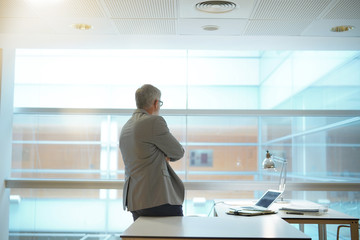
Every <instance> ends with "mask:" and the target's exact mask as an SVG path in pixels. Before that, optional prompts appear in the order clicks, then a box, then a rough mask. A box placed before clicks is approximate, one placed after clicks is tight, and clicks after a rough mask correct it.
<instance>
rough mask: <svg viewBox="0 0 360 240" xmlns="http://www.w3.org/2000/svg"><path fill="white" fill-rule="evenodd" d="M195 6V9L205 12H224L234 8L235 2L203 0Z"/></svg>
mask: <svg viewBox="0 0 360 240" xmlns="http://www.w3.org/2000/svg"><path fill="white" fill-rule="evenodd" d="M195 6H196V9H197V10H199V11H202V12H207V13H226V12H230V11H232V10H234V9H235V8H236V4H235V3H233V2H228V1H205V2H199V3H197V4H196V5H195Z"/></svg>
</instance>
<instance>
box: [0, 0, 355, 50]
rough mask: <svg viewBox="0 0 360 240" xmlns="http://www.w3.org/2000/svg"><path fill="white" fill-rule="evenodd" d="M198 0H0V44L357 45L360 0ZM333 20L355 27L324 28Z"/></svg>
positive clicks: (133, 45)
mask: <svg viewBox="0 0 360 240" xmlns="http://www.w3.org/2000/svg"><path fill="white" fill-rule="evenodd" d="M198 2H200V1H199V0H0V47H2V48H4V47H15V48H21V47H45V48H49V47H53V48H64V47H68V48H142V47H144V48H147V47H152V48H184V47H185V48H201V49H206V48H216V49H257V50H263V49H293V50H294V49H339V50H343V49H351V50H359V49H360V0H233V1H232V2H234V3H235V4H236V8H235V9H234V10H233V11H231V12H227V13H205V12H201V11H199V10H197V9H196V8H195V4H196V3H198ZM76 23H84V24H90V25H92V26H93V28H92V29H91V30H88V31H80V30H76V29H74V28H72V27H71V25H72V24H76ZM206 25H214V26H217V27H218V30H217V31H205V30H203V28H202V27H203V26H206ZM338 25H352V26H354V27H355V29H353V30H352V31H349V32H343V33H334V32H331V31H330V29H331V27H334V26H338Z"/></svg>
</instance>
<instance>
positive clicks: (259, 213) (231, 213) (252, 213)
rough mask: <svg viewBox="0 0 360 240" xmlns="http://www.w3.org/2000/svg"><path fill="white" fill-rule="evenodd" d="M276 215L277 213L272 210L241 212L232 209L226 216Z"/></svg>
mask: <svg viewBox="0 0 360 240" xmlns="http://www.w3.org/2000/svg"><path fill="white" fill-rule="evenodd" d="M274 213H276V212H275V211H272V210H243V209H239V210H235V209H230V210H228V211H227V212H226V214H229V215H239V216H258V215H265V214H274Z"/></svg>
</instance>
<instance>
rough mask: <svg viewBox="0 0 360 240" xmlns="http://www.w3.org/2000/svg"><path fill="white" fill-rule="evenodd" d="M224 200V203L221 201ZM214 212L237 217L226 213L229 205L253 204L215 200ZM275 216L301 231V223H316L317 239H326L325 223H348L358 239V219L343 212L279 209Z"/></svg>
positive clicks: (353, 239) (353, 237) (219, 215)
mask: <svg viewBox="0 0 360 240" xmlns="http://www.w3.org/2000/svg"><path fill="white" fill-rule="evenodd" d="M221 202H224V203H221ZM215 203H218V204H216V206H215V210H214V211H215V214H216V215H217V216H218V217H227V218H229V217H230V218H238V217H239V216H231V215H228V214H226V211H227V210H228V209H229V207H231V206H234V205H235V206H244V205H249V204H254V202H253V201H251V200H219V199H217V200H215ZM291 203H295V204H296V205H304V206H306V205H307V204H310V205H313V204H315V203H312V202H309V201H305V200H291ZM282 206H285V205H283V204H277V203H274V204H273V205H272V206H271V209H273V210H277V209H279V208H280V207H282ZM275 215H276V216H278V217H280V218H282V219H283V220H285V221H286V222H288V223H294V224H300V229H301V230H302V231H303V230H304V228H303V224H317V225H318V231H319V240H326V239H327V236H326V224H348V225H350V229H351V230H350V231H351V239H352V240H359V227H358V226H359V219H358V218H355V217H351V216H349V215H346V214H344V213H341V212H338V211H335V210H332V209H328V212H326V213H322V214H319V213H305V214H304V215H295V214H286V211H279V212H278V213H277V214H275Z"/></svg>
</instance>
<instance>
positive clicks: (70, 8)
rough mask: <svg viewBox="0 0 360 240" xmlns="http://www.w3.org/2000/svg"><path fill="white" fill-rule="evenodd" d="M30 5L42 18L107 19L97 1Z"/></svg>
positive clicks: (69, 1) (37, 2)
mask: <svg viewBox="0 0 360 240" xmlns="http://www.w3.org/2000/svg"><path fill="white" fill-rule="evenodd" d="M29 3H31V7H32V9H34V10H35V11H36V12H37V14H38V15H39V16H41V17H105V13H104V10H103V8H102V6H101V4H99V3H98V2H97V1H89V0H62V1H29Z"/></svg>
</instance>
